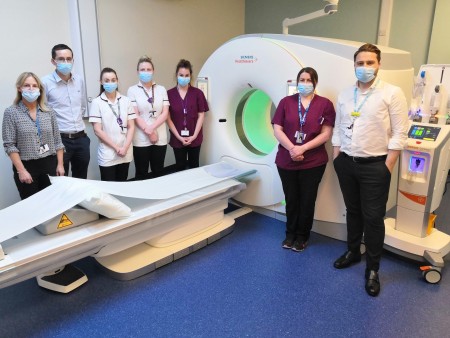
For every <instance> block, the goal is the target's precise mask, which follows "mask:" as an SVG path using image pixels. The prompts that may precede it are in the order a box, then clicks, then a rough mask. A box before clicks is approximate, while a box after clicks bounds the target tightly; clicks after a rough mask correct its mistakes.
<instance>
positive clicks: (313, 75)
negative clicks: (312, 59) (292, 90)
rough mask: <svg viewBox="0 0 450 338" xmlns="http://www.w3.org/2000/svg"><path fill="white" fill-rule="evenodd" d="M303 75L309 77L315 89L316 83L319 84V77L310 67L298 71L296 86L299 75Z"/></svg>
mask: <svg viewBox="0 0 450 338" xmlns="http://www.w3.org/2000/svg"><path fill="white" fill-rule="evenodd" d="M303 73H308V74H309V76H310V77H311V82H312V84H313V86H314V89H315V88H316V86H317V82H319V75H317V72H316V70H315V69H314V68H311V67H305V68H302V69H300V71H299V72H298V75H297V84H298V80H299V79H300V75H302V74H303Z"/></svg>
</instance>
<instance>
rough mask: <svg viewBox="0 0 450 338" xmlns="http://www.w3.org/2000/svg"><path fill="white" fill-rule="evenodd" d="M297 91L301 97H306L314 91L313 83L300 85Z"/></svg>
mask: <svg viewBox="0 0 450 338" xmlns="http://www.w3.org/2000/svg"><path fill="white" fill-rule="evenodd" d="M297 90H298V92H299V93H300V95H303V96H306V95H309V94H311V93H312V92H313V91H314V86H313V84H312V83H299V84H298V85H297Z"/></svg>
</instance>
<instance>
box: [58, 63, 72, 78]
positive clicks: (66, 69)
mask: <svg viewBox="0 0 450 338" xmlns="http://www.w3.org/2000/svg"><path fill="white" fill-rule="evenodd" d="M72 66H73V64H72V63H70V62H60V63H57V64H56V70H57V71H58V72H60V73H61V74H63V75H69V74H70V72H71V71H72Z"/></svg>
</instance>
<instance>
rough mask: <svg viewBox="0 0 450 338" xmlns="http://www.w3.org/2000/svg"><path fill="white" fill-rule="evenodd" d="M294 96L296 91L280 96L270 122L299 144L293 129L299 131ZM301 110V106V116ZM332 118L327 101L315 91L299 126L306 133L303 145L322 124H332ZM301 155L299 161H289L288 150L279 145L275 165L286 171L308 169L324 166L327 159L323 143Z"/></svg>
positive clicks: (296, 105) (334, 114)
mask: <svg viewBox="0 0 450 338" xmlns="http://www.w3.org/2000/svg"><path fill="white" fill-rule="evenodd" d="M298 96H299V94H294V95H291V96H287V97H285V98H283V99H282V100H281V101H280V104H279V105H278V107H277V110H276V111H275V115H274V117H273V119H272V124H277V125H279V126H281V127H283V131H284V133H285V134H286V136H287V137H288V138H289V139H290V140H291V142H292V143H293V144H294V145H299V144H298V143H297V142H296V141H297V138H296V137H295V134H296V132H297V131H299V130H300V117H299V114H298ZM304 113H305V107H303V105H302V115H303V114H304ZM335 118H336V112H335V110H334V107H333V104H332V103H331V101H330V100H328V99H327V98H325V97H322V96H319V95H317V94H316V95H314V97H313V99H312V101H311V104H310V106H309V110H308V114H307V116H306V121H305V124H304V126H303V132H304V133H306V139H305V140H304V141H303V144H305V143H308V142H309V141H311V140H313V139H314V138H315V137H316V136H317V135H319V134H320V131H321V129H322V125H328V126H331V127H334V120H335ZM304 157H305V158H304V160H303V161H293V160H292V159H291V156H290V155H289V151H288V150H287V149H286V148H284V147H283V146H282V145H281V144H279V145H278V152H277V156H276V158H275V164H276V165H277V166H278V167H280V168H282V169H286V170H300V169H309V168H315V167H318V166H321V165H324V164H326V163H327V162H328V154H327V151H326V149H325V144H322V145H320V146H319V147H317V148H314V149H311V150H308V151H306V152H305V153H304Z"/></svg>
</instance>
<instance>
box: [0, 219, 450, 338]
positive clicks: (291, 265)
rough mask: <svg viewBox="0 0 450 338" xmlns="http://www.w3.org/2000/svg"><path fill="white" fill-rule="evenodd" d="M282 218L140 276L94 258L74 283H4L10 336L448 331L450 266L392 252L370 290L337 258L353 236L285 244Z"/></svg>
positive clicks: (239, 226)
mask: <svg viewBox="0 0 450 338" xmlns="http://www.w3.org/2000/svg"><path fill="white" fill-rule="evenodd" d="M283 235H284V224H283V223H282V222H280V221H277V220H274V219H271V218H269V217H266V216H262V215H259V214H256V213H251V214H247V215H245V216H242V217H240V218H238V219H237V222H236V227H235V230H234V232H233V233H231V234H230V235H228V236H227V237H225V238H223V239H221V240H219V241H217V242H215V243H213V244H211V245H209V246H208V247H206V248H204V249H201V250H200V251H197V252H195V253H193V254H191V255H189V256H187V257H184V258H182V259H180V260H178V261H175V262H174V263H172V264H169V265H166V266H164V267H162V268H160V269H158V270H156V271H155V272H153V273H150V274H148V275H145V276H143V277H140V278H138V279H135V280H132V281H118V280H114V279H111V278H110V277H108V276H107V275H106V274H105V273H104V272H103V271H102V270H100V268H99V267H98V266H97V264H96V263H95V261H94V260H93V259H92V258H86V259H83V260H81V261H79V262H77V263H76V264H75V265H76V266H78V267H80V268H82V269H83V270H84V272H85V273H86V274H87V275H88V277H89V281H88V283H87V284H85V285H84V286H82V287H81V288H79V289H78V290H75V291H74V292H72V293H70V294H66V295H63V294H58V293H54V292H51V291H47V290H44V289H41V288H40V287H38V286H37V284H36V281H35V280H34V279H32V280H28V281H25V282H22V283H20V284H17V285H14V286H11V287H9V288H5V289H1V290H0V337H2V338H5V337H14V338H17V337H86V338H87V337H408V338H410V337H427V338H428V337H449V336H450V272H449V271H448V270H446V269H444V270H443V278H442V281H441V283H439V284H436V285H432V284H427V283H426V282H425V281H424V280H423V279H422V276H421V273H420V271H419V269H418V264H417V263H414V262H412V261H408V260H405V259H402V258H400V257H399V256H396V255H394V254H390V253H386V254H385V255H384V257H383V261H382V266H381V270H380V277H381V283H382V290H381V294H380V296H379V297H377V298H372V297H369V296H368V295H367V294H366V292H365V290H364V263H360V264H358V265H355V266H353V267H351V268H349V269H346V270H336V269H334V268H333V266H332V263H333V261H334V260H335V259H336V258H337V257H338V256H339V255H341V254H342V253H343V252H344V251H345V243H343V242H340V241H337V240H334V239H330V238H327V237H324V236H321V235H317V234H313V235H312V238H311V241H310V246H309V247H308V248H307V249H306V250H305V251H304V252H302V253H295V252H293V251H291V250H285V249H282V248H281V246H280V244H281V241H282V239H283Z"/></svg>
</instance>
